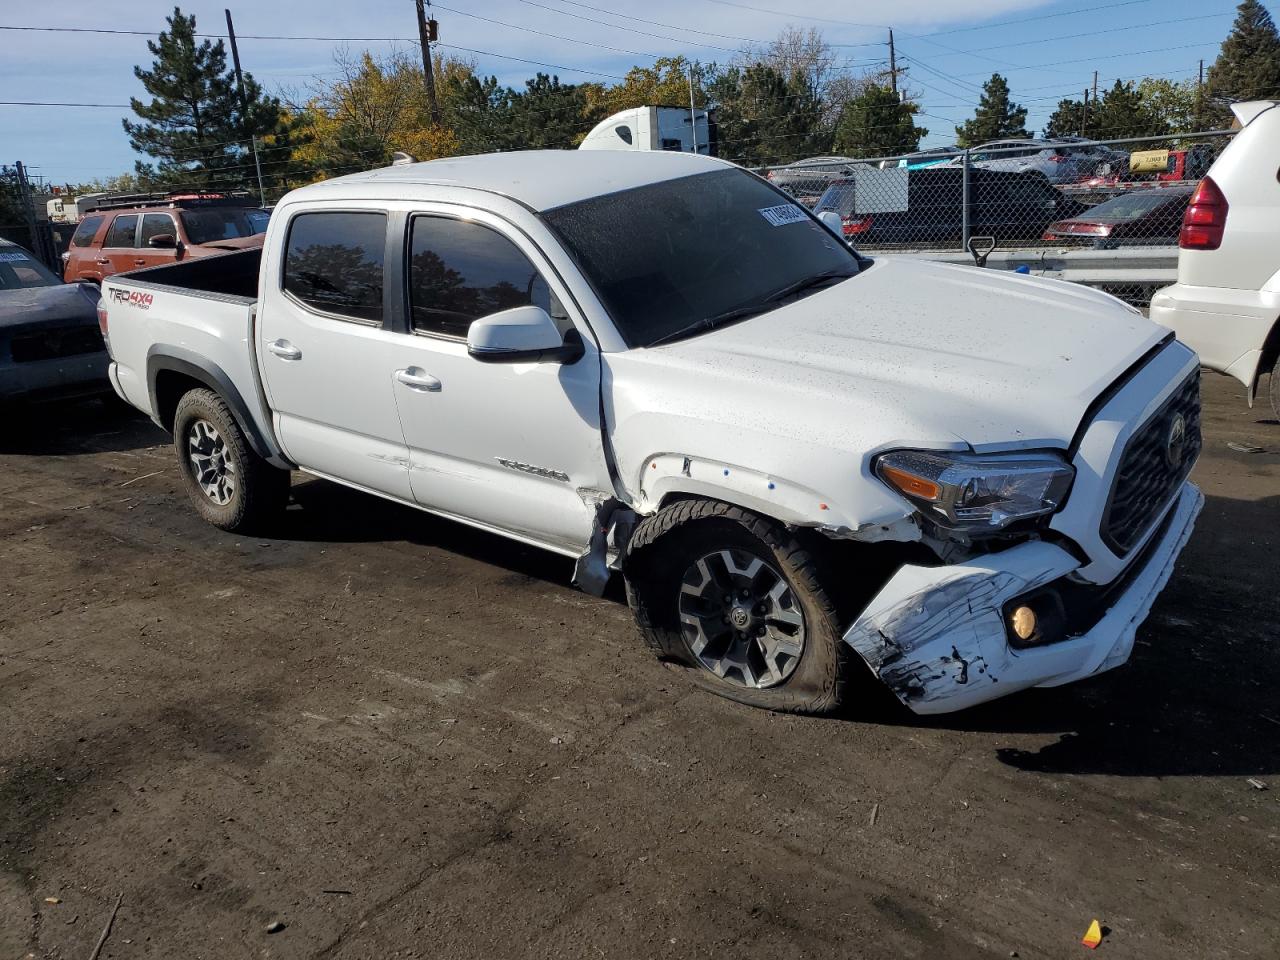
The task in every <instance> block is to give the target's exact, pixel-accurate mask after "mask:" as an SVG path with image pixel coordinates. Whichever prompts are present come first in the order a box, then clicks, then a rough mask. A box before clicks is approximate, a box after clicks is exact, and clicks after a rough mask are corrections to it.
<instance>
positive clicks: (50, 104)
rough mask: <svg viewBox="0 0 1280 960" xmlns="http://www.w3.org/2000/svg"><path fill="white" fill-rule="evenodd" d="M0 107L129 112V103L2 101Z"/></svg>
mask: <svg viewBox="0 0 1280 960" xmlns="http://www.w3.org/2000/svg"><path fill="white" fill-rule="evenodd" d="M0 107H108V108H111V109H113V110H114V109H120V110H128V109H129V104H127V103H63V102H53V101H48V100H0Z"/></svg>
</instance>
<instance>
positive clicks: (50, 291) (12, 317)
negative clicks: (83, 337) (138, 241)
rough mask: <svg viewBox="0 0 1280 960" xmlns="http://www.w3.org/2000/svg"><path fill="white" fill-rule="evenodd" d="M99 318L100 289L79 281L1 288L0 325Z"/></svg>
mask: <svg viewBox="0 0 1280 960" xmlns="http://www.w3.org/2000/svg"><path fill="white" fill-rule="evenodd" d="M76 321H79V322H83V323H85V324H94V325H96V324H97V322H98V292H97V291H96V290H93V289H92V288H91V287H89V288H87V287H86V286H85V285H84V284H80V283H65V284H58V285H56V286H50V287H23V288H22V289H19V290H3V291H0V328H3V329H5V330H10V331H12V330H16V329H18V328H20V327H21V328H33V327H41V326H66V325H67V324H68V323H71V322H76Z"/></svg>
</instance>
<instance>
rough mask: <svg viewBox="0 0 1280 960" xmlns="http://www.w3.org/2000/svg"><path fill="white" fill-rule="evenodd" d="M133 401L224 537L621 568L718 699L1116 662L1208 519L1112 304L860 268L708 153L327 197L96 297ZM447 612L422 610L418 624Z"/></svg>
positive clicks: (499, 164)
mask: <svg viewBox="0 0 1280 960" xmlns="http://www.w3.org/2000/svg"><path fill="white" fill-rule="evenodd" d="M103 304H104V307H103V313H102V316H101V318H100V320H101V323H102V326H103V330H104V333H105V334H106V335H107V337H108V342H109V347H110V352H111V356H112V359H113V363H112V365H111V368H110V376H111V382H112V383H113V384H114V386H115V389H116V391H117V392H118V393H119V394H120V396H121V397H123V398H124V399H126V400H127V401H129V402H130V403H132V404H134V405H135V406H137V407H138V408H139V409H141V410H143V411H145V412H146V413H148V414H149V415H150V416H151V417H153V418H154V419H155V421H156V422H157V423H159V424H160V425H161V426H162V427H164V428H165V429H166V430H169V431H171V432H172V434H173V436H174V444H175V447H176V451H177V457H178V463H179V465H180V468H181V470H182V473H183V476H184V477H185V478H186V483H187V486H188V488H189V490H190V494H191V499H192V500H193V502H194V503H195V505H196V508H197V509H198V510H199V511H200V513H201V514H202V515H203V516H204V517H205V518H207V519H208V520H209V521H210V522H212V523H214V524H216V525H218V526H220V527H222V528H224V529H228V530H240V529H242V528H248V527H249V526H250V525H252V524H255V523H261V522H263V521H265V520H266V519H267V518H268V517H269V515H270V514H271V512H273V511H276V510H279V509H280V508H282V507H283V505H284V503H285V501H286V499H287V496H288V490H289V473H288V471H290V470H295V469H298V470H304V471H306V472H308V473H312V474H315V475H317V476H320V477H325V478H328V479H330V480H333V481H336V482H338V483H343V484H346V485H348V486H351V487H354V488H356V489H358V490H363V491H366V492H368V493H373V494H377V495H379V496H383V497H387V498H390V499H392V500H396V501H398V502H400V503H404V504H408V505H411V506H416V507H420V508H422V509H424V510H428V511H431V512H432V513H436V514H440V515H443V516H446V517H451V518H454V519H456V520H458V521H461V522H462V523H466V524H471V525H473V526H476V527H480V528H483V529H485V530H491V531H496V532H498V533H501V534H504V535H506V536H508V537H511V538H513V539H515V540H519V541H523V542H525V543H530V544H536V545H537V546H539V547H543V548H546V549H547V550H550V551H555V552H557V553H561V554H565V555H567V556H570V557H576V558H577V559H578V565H577V568H576V570H577V575H576V576H577V581H578V583H579V584H580V585H581V586H583V587H584V588H585V589H588V590H592V591H595V592H600V591H602V590H603V587H604V583H605V581H606V580H607V578H608V576H609V571H610V568H611V567H612V568H614V569H619V568H620V569H621V572H622V574H623V576H624V578H625V582H626V586H627V593H628V597H629V599H630V602H631V604H632V607H633V610H634V612H635V615H636V619H637V621H638V622H639V625H640V628H641V632H642V633H643V635H644V637H645V638H646V639H647V641H648V642H649V644H650V645H651V646H652V647H653V649H654V650H655V652H656V653H657V654H658V656H659V657H660V658H661V659H663V660H664V661H666V662H668V663H670V664H672V665H675V666H678V667H681V668H685V669H687V671H688V672H689V674H690V676H691V677H693V678H694V679H695V680H696V681H697V682H699V683H702V684H704V685H706V686H708V687H710V688H712V689H714V690H716V691H717V692H719V693H722V694H724V695H726V696H729V697H733V698H736V699H738V700H741V701H744V702H747V703H751V704H756V705H759V706H763V707H768V708H772V709H780V710H793V711H806V712H824V711H830V710H832V709H834V708H835V707H836V706H837V705H839V704H840V703H841V702H842V701H843V700H848V699H849V698H850V697H852V696H854V695H855V694H854V691H855V690H856V689H858V688H857V686H856V684H855V683H854V682H853V681H856V680H858V679H859V678H860V677H861V678H863V679H869V677H870V675H874V676H876V677H878V678H879V679H880V680H881V681H883V682H884V683H885V684H887V685H888V687H889V688H890V689H891V690H892V691H893V692H894V693H895V694H896V695H897V696H898V697H899V699H901V700H902V702H904V703H905V704H906V705H907V706H908V707H910V708H911V709H912V710H915V711H917V712H919V713H935V712H944V711H949V710H955V709H959V708H962V707H966V706H969V705H971V704H975V703H979V702H981V701H984V700H990V699H992V698H994V697H997V696H1000V695H1003V694H1007V693H1012V692H1013V691H1015V690H1020V689H1023V688H1026V687H1031V686H1054V685H1057V684H1062V683H1067V682H1069V681H1072V680H1076V679H1079V678H1082V677H1087V676H1090V675H1093V674H1096V673H1099V672H1100V671H1103V670H1107V669H1109V668H1111V667H1115V666H1117V665H1119V664H1121V663H1123V662H1124V661H1125V660H1126V659H1127V658H1128V656H1129V654H1130V651H1131V649H1132V645H1133V639H1134V633H1135V631H1136V629H1137V627H1138V624H1139V623H1140V622H1141V621H1142V620H1143V618H1144V617H1145V616H1146V614H1147V612H1148V610H1149V609H1150V606H1151V604H1152V602H1153V600H1154V598H1155V597H1156V595H1157V594H1158V592H1159V591H1160V589H1161V588H1162V587H1163V585H1164V584H1165V582H1166V580H1167V579H1168V577H1169V575H1170V572H1171V570H1172V568H1173V565H1174V562H1175V559H1176V558H1177V556H1178V553H1179V551H1180V550H1181V549H1182V547H1183V545H1184V544H1185V543H1186V540H1187V538H1188V536H1189V535H1190V532H1191V528H1192V524H1193V521H1194V519H1195V516H1196V514H1197V512H1198V511H1199V509H1200V505H1201V502H1202V498H1201V496H1200V493H1199V491H1197V490H1196V488H1195V487H1194V486H1192V485H1191V484H1190V483H1189V482H1187V475H1188V473H1189V472H1190V470H1191V467H1192V465H1193V464H1194V462H1195V460H1196V457H1197V455H1198V453H1199V450H1200V429H1199V418H1200V413H1199V409H1200V408H1199V380H1198V365H1197V362H1196V356H1195V354H1194V353H1193V352H1192V351H1190V350H1188V349H1187V348H1186V347H1184V346H1183V345H1182V344H1180V343H1178V342H1176V341H1175V340H1174V339H1173V336H1172V334H1170V333H1169V332H1168V331H1167V330H1165V329H1163V328H1161V327H1158V326H1156V325H1155V324H1152V323H1150V322H1149V321H1147V320H1146V319H1144V318H1143V317H1142V316H1141V315H1140V314H1139V313H1137V312H1136V311H1134V310H1132V309H1130V308H1129V307H1126V306H1125V305H1124V304H1122V303H1121V302H1120V301H1118V300H1115V299H1113V298H1111V297H1109V296H1107V295H1105V294H1102V293H1098V292H1096V291H1093V290H1089V289H1086V288H1083V287H1078V286H1071V285H1068V284H1065V283H1058V282H1055V281H1044V280H1037V279H1033V278H1030V277H1022V276H1013V275H1006V274H1001V273H996V272H994V271H980V270H975V269H973V268H969V267H954V266H944V265H935V264H928V263H923V262H913V261H909V260H898V259H894V260H889V259H884V260H880V261H875V262H873V261H871V260H868V259H866V258H865V257H862V256H859V255H858V254H857V253H856V252H855V251H853V250H852V249H850V247H848V246H847V245H846V244H845V243H844V242H843V241H842V240H841V239H840V238H838V237H837V236H835V234H834V233H833V232H832V231H831V230H830V229H829V228H828V227H827V226H826V225H824V224H823V223H822V222H820V221H819V220H817V219H815V218H814V216H813V215H812V214H811V213H810V212H809V211H807V210H806V209H804V208H803V207H801V206H799V205H798V204H796V203H795V202H794V201H792V200H791V199H790V198H788V197H787V196H785V195H784V194H782V193H780V192H779V191H778V190H777V189H775V188H774V187H772V186H771V185H770V184H769V183H768V182H767V181H765V180H763V179H761V178H759V177H757V176H755V175H753V174H751V173H748V172H747V171H745V170H742V169H740V168H738V167H735V166H733V165H731V164H728V163H725V162H722V161H718V160H714V159H710V158H706V157H697V156H693V155H690V154H680V153H648V152H637V153H624V152H610V151H599V152H593V151H566V152H530V153H507V154H499V155H492V156H480V157H467V158H460V159H449V160H436V161H433V162H430V163H422V164H413V165H406V166H398V167H391V168H387V169H381V170H374V171H371V172H368V173H361V174H357V175H353V176H348V177H343V178H341V179H337V180H331V181H328V182H325V183H319V184H315V185H313V186H309V187H305V188H303V189H300V190H297V191H295V192H293V193H291V194H289V195H288V196H286V197H285V198H284V199H283V200H282V201H281V202H280V204H279V205H278V206H277V207H276V209H275V213H274V215H273V216H272V219H271V223H270V226H269V228H268V230H267V235H266V242H265V246H264V247H263V249H262V250H261V251H260V252H259V251H250V252H247V253H236V254H228V255H226V256H222V257H217V258H209V259H203V260H198V261H192V262H190V263H183V264H178V265H175V266H166V267H158V268H153V269H150V270H143V271H139V272H137V273H135V274H131V275H130V274H125V275H117V276H115V277H111V278H109V279H108V280H107V281H106V282H105V283H104V284H103ZM427 602H429V600H428V601H427Z"/></svg>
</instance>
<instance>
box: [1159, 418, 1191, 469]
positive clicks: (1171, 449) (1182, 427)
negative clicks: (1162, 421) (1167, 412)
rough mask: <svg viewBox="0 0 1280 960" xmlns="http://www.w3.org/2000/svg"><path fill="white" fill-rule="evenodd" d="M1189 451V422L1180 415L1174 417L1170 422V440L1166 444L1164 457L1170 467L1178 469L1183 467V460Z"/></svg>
mask: <svg viewBox="0 0 1280 960" xmlns="http://www.w3.org/2000/svg"><path fill="white" fill-rule="evenodd" d="M1186 450H1187V421H1186V418H1185V417H1183V416H1182V414H1180V413H1175V414H1174V415H1173V420H1171V421H1170V422H1169V438H1168V440H1167V441H1166V442H1165V448H1164V457H1165V459H1166V460H1168V461H1169V466H1171V467H1173V468H1174V469H1177V468H1178V467H1180V466H1182V458H1183V456H1185V454H1186Z"/></svg>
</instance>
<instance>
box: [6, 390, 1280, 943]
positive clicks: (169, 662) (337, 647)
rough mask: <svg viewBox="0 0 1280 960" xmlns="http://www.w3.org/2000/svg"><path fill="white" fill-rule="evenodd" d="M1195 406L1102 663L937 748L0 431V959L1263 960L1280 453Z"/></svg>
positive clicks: (539, 586)
mask: <svg viewBox="0 0 1280 960" xmlns="http://www.w3.org/2000/svg"><path fill="white" fill-rule="evenodd" d="M1205 393H1206V404H1207V408H1206V433H1207V442H1206V452H1205V455H1204V457H1203V459H1202V461H1201V463H1200V464H1199V466H1198V467H1197V470H1196V480H1197V481H1198V482H1199V483H1200V484H1201V486H1202V487H1203V489H1204V491H1205V493H1206V495H1207V497H1208V502H1207V505H1206V508H1205V511H1204V513H1203V514H1202V516H1201V518H1200V521H1199V524H1198V527H1197V530H1196V533H1195V536H1194V538H1193V539H1192V541H1191V543H1190V545H1189V546H1188V548H1187V551H1186V553H1185V554H1184V558H1183V560H1182V562H1181V564H1180V565H1179V568H1178V571H1177V573H1176V574H1175V576H1174V578H1173V580H1172V581H1171V583H1170V585H1169V587H1168V589H1167V591H1166V593H1165V594H1164V595H1163V597H1162V598H1161V599H1160V601H1159V602H1158V603H1157V605H1156V607H1155V610H1154V611H1153V613H1152V616H1151V619H1150V620H1149V621H1148V623H1147V625H1146V627H1145V628H1144V629H1143V631H1142V632H1141V633H1140V634H1139V639H1138V646H1137V648H1136V651H1135V656H1134V658H1133V661H1132V662H1131V663H1130V664H1129V665H1128V666H1127V667H1125V668H1123V669H1120V670H1117V671H1115V672H1113V673H1110V674H1107V675H1104V676H1102V677H1099V678H1096V679H1094V680H1091V681H1088V682H1085V683H1081V684H1077V685H1075V686H1072V687H1068V688H1065V689H1059V690H1045V691H1029V692H1027V693H1024V694H1019V695H1016V696H1014V697H1011V698H1008V699H1006V700H1003V701H999V702H997V703H995V704H993V705H989V706H987V707H983V708H979V709H975V710H972V711H969V712H967V713H962V714H959V715H955V716H950V717H943V718H938V719H935V720H930V721H923V720H918V719H915V718H913V717H911V716H910V715H908V714H906V713H905V712H904V711H902V710H900V709H898V708H896V706H895V705H894V704H892V703H890V702H887V701H886V700H884V699H883V698H881V699H876V698H872V699H871V700H869V701H868V702H866V703H863V704H859V705H857V706H856V707H855V708H854V709H853V710H852V711H851V715H850V716H849V717H848V718H845V719H840V720H813V719H799V718H792V717H784V716H777V715H771V714H768V713H764V712H760V711H756V710H751V709H748V708H745V707H741V706H737V705H735V704H732V703H729V702H727V701H723V700H720V699H717V698H715V697H713V696H710V695H708V694H705V693H702V692H698V691H695V690H693V689H692V688H690V687H689V686H687V685H686V682H685V681H683V680H681V679H680V678H678V677H677V676H676V675H675V674H672V673H670V672H667V671H665V670H664V669H663V668H662V667H661V666H659V665H658V664H657V663H656V662H655V661H654V660H652V659H651V657H650V656H649V655H648V654H647V653H646V652H645V650H644V648H643V646H642V644H641V643H640V641H639V638H638V637H637V636H636V634H635V632H634V629H633V627H632V626H631V625H630V620H629V615H628V612H627V610H626V607H625V606H624V605H622V603H620V602H619V597H618V596H617V595H616V593H615V594H614V595H612V596H611V597H609V598H606V599H602V600H595V599H592V598H590V597H587V596H584V595H582V594H580V593H577V592H575V591H574V590H572V589H570V588H569V586H568V579H569V573H570V567H569V564H568V562H566V561H564V560H561V559H559V558H555V557H552V556H550V555H546V554H543V553H540V552H538V551H536V550H532V549H527V548H524V547H521V546H516V545H512V544H509V543H507V542H505V541H502V540H499V539H497V538H495V537H490V536H487V535H483V534H479V533H476V532H473V531H470V530H468V529H465V528H462V527H460V526H458V525H455V524H452V523H449V522H446V521H442V520H438V519H434V518H432V517H429V516H427V515H425V514H420V513H417V512H415V511H412V510H409V509H405V508H400V507H397V506H394V505H390V504H386V503H383V502H381V501H378V500H376V499H373V498H371V497H367V496H364V495H361V494H358V493H355V492H352V491H348V490H345V489H343V488H340V487H338V486H335V485H332V484H329V483H326V482H323V481H317V480H303V479H301V478H299V479H297V480H296V481H295V495H296V496H295V499H296V503H295V504H294V505H293V506H292V507H291V508H290V510H289V512H288V514H287V517H286V519H285V522H284V523H283V525H282V527H281V529H280V530H279V532H277V533H276V534H274V535H273V536H271V537H270V538H264V539H248V538H243V537H235V536H230V535H227V534H223V533H220V532H219V531H217V530H215V529H213V528H211V527H208V526H205V525H203V524H202V523H201V522H200V521H199V520H198V519H197V518H196V516H195V514H194V512H193V511H192V510H191V509H190V508H189V506H188V504H187V501H186V499H185V495H184V494H183V492H182V491H181V489H180V487H179V480H178V473H177V468H176V466H175V464H174V459H173V455H172V452H171V450H170V449H169V447H168V446H167V438H166V437H165V436H164V435H163V434H161V433H160V432H159V431H158V430H157V429H155V428H154V427H153V426H152V425H151V424H150V423H149V422H148V421H146V420H143V419H140V418H138V417H135V416H133V415H132V414H130V413H127V412H125V411H123V410H121V409H120V408H119V407H117V406H115V405H114V404H98V403H90V404H81V405H71V406H67V407H62V408H56V409H49V410H45V411H42V412H41V413H40V414H38V415H26V417H25V419H24V420H23V421H22V422H20V423H15V422H14V420H13V418H9V419H8V420H7V421H6V433H5V436H4V439H3V440H0V504H2V506H3V510H2V511H0V534H2V539H0V560H2V566H0V569H2V570H3V572H4V578H3V582H2V585H0V960H9V958H11V957H12V958H19V957H28V956H31V957H38V958H44V957H66V958H70V957H75V958H84V957H88V956H89V955H90V953H91V951H92V950H93V947H94V944H95V943H96V941H97V939H98V937H99V935H100V933H101V931H102V928H103V925H104V923H105V921H106V919H107V917H108V915H109V914H110V912H111V907H112V905H113V903H114V902H115V899H116V896H117V895H118V894H122V895H123V902H122V906H121V907H120V911H119V915H118V917H117V918H116V921H115V925H114V928H113V930H112V933H111V935H110V938H109V940H108V942H107V945H106V947H105V949H104V950H103V954H102V955H103V956H104V957H164V958H176V957H181V958H190V960H194V958H201V957H207V958H232V957H268V956H271V957H316V958H320V957H325V958H387V957H415V956H416V957H431V958H444V957H448V958H453V957H461V958H469V957H476V958H485V960H494V958H506V957H511V958H538V957H584V958H594V957H620V958H629V957H680V958H684V957H694V956H750V957H786V958H788V960H795V958H800V957H814V958H830V957H874V958H885V957H928V958H930V960H936V958H969V957H974V958H978V957H982V958H987V957H1011V956H1018V957H1024V958H1035V957H1065V956H1076V955H1080V953H1081V952H1082V951H1083V950H1084V948H1083V947H1082V946H1080V944H1079V941H1080V937H1081V936H1082V935H1083V934H1084V932H1085V928H1086V927H1087V926H1088V924H1089V921H1090V920H1091V919H1093V918H1095V917H1096V918H1098V919H1099V920H1100V921H1101V922H1102V924H1103V925H1104V926H1105V927H1106V928H1107V929H1108V932H1107V935H1106V939H1105V940H1104V941H1103V943H1102V945H1101V947H1100V948H1099V953H1100V954H1105V955H1109V956H1113V957H1117V958H1120V957H1141V958H1153V957H1175V956H1179V957H1197V958H1217V957H1223V958H1226V957H1231V958H1238V957H1267V958H1274V957H1276V956H1277V955H1278V954H1280V697H1278V696H1277V692H1276V691H1277V690H1278V689H1280V646H1277V643H1276V640H1277V637H1278V636H1280V599H1278V596H1277V594H1278V593H1280V591H1278V590H1277V586H1278V585H1280V577H1278V576H1277V571H1278V569H1280V563H1278V561H1277V547H1278V546H1280V544H1278V542H1277V531H1278V530H1280V524H1277V518H1280V425H1277V424H1276V423H1275V421H1273V420H1269V419H1267V416H1268V413H1267V411H1266V410H1265V408H1255V409H1254V410H1252V411H1251V410H1248V409H1247V408H1246V407H1245V405H1244V402H1243V397H1242V390H1241V388H1240V387H1239V386H1238V385H1236V384H1235V383H1234V381H1229V380H1226V379H1224V378H1221V377H1217V376H1213V375H1210V374H1206V375H1205ZM1229 441H1233V442H1236V443H1247V444H1253V445H1256V446H1260V447H1263V448H1265V450H1264V451H1263V452H1255V453H1242V452H1239V451H1237V450H1233V449H1232V448H1230V447H1229V446H1228V442H1229ZM1249 778H1256V779H1257V780H1258V781H1260V782H1262V783H1265V784H1267V785H1269V789H1266V790H1259V789H1257V788H1256V787H1254V786H1252V785H1250V783H1248V782H1247V781H1248V779H1249ZM277 923H278V924H283V925H284V926H283V929H281V930H279V931H278V932H275V933H269V932H268V928H269V926H270V925H273V924H277Z"/></svg>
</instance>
